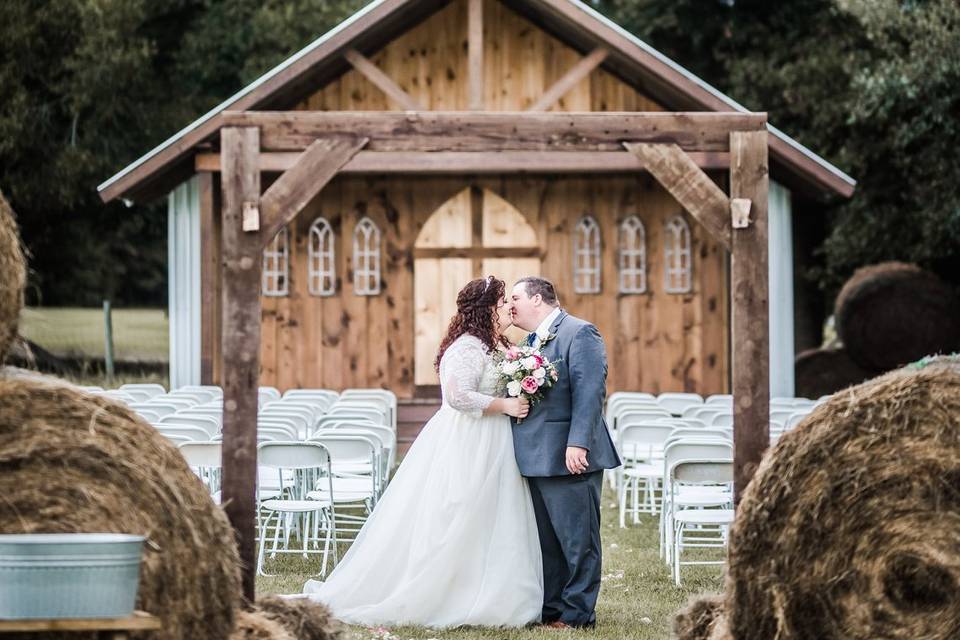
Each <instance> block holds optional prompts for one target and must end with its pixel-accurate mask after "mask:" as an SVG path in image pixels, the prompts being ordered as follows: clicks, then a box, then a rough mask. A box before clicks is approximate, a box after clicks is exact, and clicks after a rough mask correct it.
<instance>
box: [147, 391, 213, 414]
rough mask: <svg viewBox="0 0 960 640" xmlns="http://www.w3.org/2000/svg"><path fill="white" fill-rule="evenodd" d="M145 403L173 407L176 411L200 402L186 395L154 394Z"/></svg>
mask: <svg viewBox="0 0 960 640" xmlns="http://www.w3.org/2000/svg"><path fill="white" fill-rule="evenodd" d="M146 404H156V405H160V406H164V407H175V408H176V409H177V411H179V410H180V409H189V408H190V407H195V406H196V405H198V404H200V403H199V402H197V401H196V400H195V399H194V398H187V397H179V398H178V397H175V396H174V397H171V396H169V395H166V396H154V397H152V398H150V399H149V400H148V401H147V403H146Z"/></svg>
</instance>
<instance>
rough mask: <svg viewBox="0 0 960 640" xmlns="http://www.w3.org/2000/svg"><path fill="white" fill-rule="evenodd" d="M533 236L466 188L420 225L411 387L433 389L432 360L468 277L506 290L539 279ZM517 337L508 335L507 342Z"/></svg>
mask: <svg viewBox="0 0 960 640" xmlns="http://www.w3.org/2000/svg"><path fill="white" fill-rule="evenodd" d="M540 254H541V251H540V247H539V243H538V241H537V233H536V231H535V230H534V228H533V227H532V226H530V223H528V222H527V220H526V218H525V217H524V216H523V214H521V213H520V212H519V211H517V209H516V208H514V207H513V206H512V205H511V204H510V203H509V202H507V201H506V200H504V199H503V198H501V197H500V196H498V195H497V194H495V193H493V192H492V191H490V190H488V189H481V188H479V187H475V186H474V187H467V188H466V189H463V190H462V191H460V192H459V193H457V194H456V195H455V196H453V197H452V198H450V199H449V200H447V201H446V202H445V203H444V204H443V205H441V206H440V207H439V208H438V209H437V210H436V211H434V212H433V214H431V216H430V218H429V219H428V220H427V222H426V223H425V224H424V225H423V228H422V229H421V230H420V234H419V235H418V236H417V240H416V243H415V244H414V262H413V272H414V278H413V281H414V310H415V311H414V313H415V317H414V327H415V336H414V344H415V351H414V353H415V359H414V382H415V384H416V385H417V386H418V387H433V386H434V385H436V384H438V380H437V376H436V372H435V371H434V369H433V360H434V358H435V357H436V354H437V349H438V348H439V346H440V340H442V339H443V335H444V333H445V332H446V329H447V324H448V323H449V322H450V318H452V317H453V315H454V314H455V313H456V310H457V292H458V291H460V289H461V288H462V287H463V285H464V284H466V283H467V282H469V281H470V280H472V279H473V278H480V277H484V276H488V275H494V276H496V277H498V278H501V279H502V280H504V281H505V282H506V283H507V290H508V292H509V289H510V287H511V286H512V285H513V283H514V282H515V281H516V280H518V279H519V278H521V277H523V276H525V275H539V274H540ZM522 335H523V333H522V332H519V331H518V330H514V332H513V333H512V334H511V337H512V338H513V339H517V338H518V337H520V336H522Z"/></svg>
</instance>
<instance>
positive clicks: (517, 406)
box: [503, 398, 530, 420]
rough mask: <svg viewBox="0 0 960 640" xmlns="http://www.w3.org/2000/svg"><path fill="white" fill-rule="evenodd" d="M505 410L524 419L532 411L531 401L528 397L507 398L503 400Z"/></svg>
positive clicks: (506, 412)
mask: <svg viewBox="0 0 960 640" xmlns="http://www.w3.org/2000/svg"><path fill="white" fill-rule="evenodd" d="M503 412H504V413H505V414H507V415H508V416H513V417H514V418H519V419H521V420H522V419H524V418H526V417H527V414H528V413H530V401H529V400H527V399H526V398H506V399H505V400H504V402H503Z"/></svg>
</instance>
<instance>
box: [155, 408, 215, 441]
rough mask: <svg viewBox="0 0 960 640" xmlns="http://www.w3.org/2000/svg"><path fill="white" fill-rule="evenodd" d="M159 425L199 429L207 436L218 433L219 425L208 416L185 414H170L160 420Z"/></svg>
mask: <svg viewBox="0 0 960 640" xmlns="http://www.w3.org/2000/svg"><path fill="white" fill-rule="evenodd" d="M160 424H181V425H191V426H194V427H200V428H201V429H203V430H204V431H206V432H207V436H208V439H209V436H214V435H216V434H218V433H220V423H219V422H217V421H216V420H214V419H213V418H211V417H210V416H195V415H190V414H186V413H179V412H177V413H172V414H170V415H166V416H163V417H162V418H160Z"/></svg>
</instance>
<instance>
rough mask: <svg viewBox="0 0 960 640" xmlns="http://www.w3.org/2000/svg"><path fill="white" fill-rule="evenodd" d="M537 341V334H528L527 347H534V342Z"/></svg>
mask: <svg viewBox="0 0 960 640" xmlns="http://www.w3.org/2000/svg"><path fill="white" fill-rule="evenodd" d="M536 339H537V334H536V332H533V333H528V334H527V346H528V347H532V346H533V343H534V341H535V340H536Z"/></svg>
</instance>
